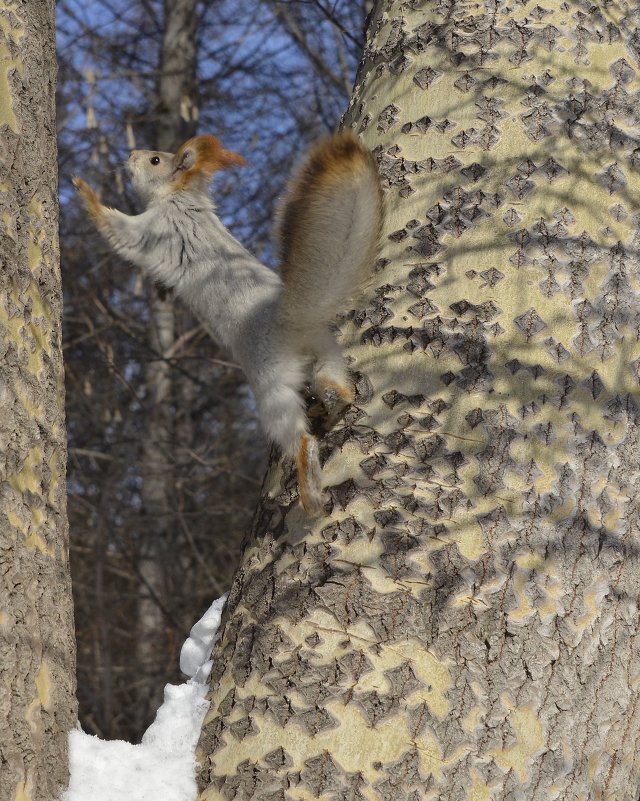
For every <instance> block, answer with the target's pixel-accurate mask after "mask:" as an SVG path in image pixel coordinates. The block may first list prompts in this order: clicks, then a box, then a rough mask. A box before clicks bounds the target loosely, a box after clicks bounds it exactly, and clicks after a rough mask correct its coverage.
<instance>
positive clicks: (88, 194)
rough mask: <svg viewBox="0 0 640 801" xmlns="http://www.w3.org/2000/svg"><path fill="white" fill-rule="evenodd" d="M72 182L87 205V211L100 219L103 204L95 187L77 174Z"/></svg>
mask: <svg viewBox="0 0 640 801" xmlns="http://www.w3.org/2000/svg"><path fill="white" fill-rule="evenodd" d="M71 182H72V183H73V185H74V186H75V188H76V189H77V190H78V194H79V195H80V197H81V198H82V202H83V203H84V205H85V206H86V207H87V211H88V212H89V214H90V215H91V216H92V217H93V218H94V219H98V218H99V217H101V216H102V205H101V203H100V199H99V198H98V196H97V195H96V193H95V192H94V191H93V189H92V188H91V187H90V186H89V184H88V183H87V182H86V181H84V180H83V179H82V178H78V176H77V175H74V177H73V178H72V179H71Z"/></svg>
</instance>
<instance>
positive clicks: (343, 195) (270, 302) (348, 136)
mask: <svg viewBox="0 0 640 801" xmlns="http://www.w3.org/2000/svg"><path fill="white" fill-rule="evenodd" d="M242 164H245V160H244V158H243V157H242V156H240V155H238V154H237V153H234V152H232V151H230V150H227V149H225V148H224V147H223V146H222V144H221V143H220V141H219V140H218V139H217V138H216V137H215V136H212V135H211V134H201V135H199V136H195V137H193V138H191V139H189V140H188V141H187V142H185V143H184V144H183V145H181V147H179V148H178V150H177V151H176V153H175V154H173V153H164V152H158V151H149V150H134V151H133V152H132V153H131V155H130V156H129V160H128V162H127V168H128V172H129V174H130V177H131V181H132V184H133V188H134V190H135V191H136V193H137V194H138V195H139V197H140V199H141V200H142V201H143V203H144V204H145V207H146V208H145V211H143V212H142V213H141V214H138V215H133V216H130V215H127V214H123V213H122V212H120V211H117V210H116V209H113V208H109V207H107V206H104V205H102V203H101V202H100V200H99V198H98V196H97V195H96V193H95V192H94V191H93V189H91V187H90V186H89V185H88V184H87V183H86V182H85V181H83V180H82V179H81V178H78V177H75V178H74V179H73V183H74V186H75V187H76V189H77V190H78V192H79V194H80V197H81V199H82V201H83V202H84V205H85V207H86V209H87V211H88V212H89V214H90V216H91V217H92V219H93V221H94V223H95V225H96V226H97V228H98V230H99V231H100V233H101V234H102V235H103V236H104V238H105V239H106V240H107V242H108V243H109V245H110V246H111V247H112V248H113V250H115V251H116V253H118V254H119V255H120V256H122V257H123V258H125V259H127V260H128V261H130V262H132V263H133V264H135V265H136V266H138V267H140V268H142V270H143V271H144V272H145V273H146V274H148V275H149V276H150V277H151V278H152V279H154V280H156V281H159V282H161V283H162V284H164V285H165V286H167V287H170V288H173V290H174V291H175V293H176V294H177V295H178V297H180V298H181V299H182V301H183V302H184V303H186V305H187V306H188V307H189V308H190V309H191V310H192V311H193V312H194V313H195V315H196V317H198V318H199V319H200V321H201V322H202V323H203V324H204V325H205V328H206V329H207V330H208V331H209V332H210V334H211V335H212V336H213V337H214V339H216V340H217V341H218V342H220V343H221V344H222V345H224V346H226V347H227V348H228V349H229V350H230V351H231V353H232V354H233V356H234V358H235V359H236V360H237V361H238V362H239V364H240V366H241V367H242V369H243V370H244V373H245V375H246V377H247V379H248V381H249V383H250V385H251V388H252V389H253V392H254V395H255V399H256V403H257V407H258V413H259V417H260V419H261V422H262V425H263V428H264V430H265V433H266V435H267V437H268V438H269V440H271V441H272V442H275V443H276V444H277V445H279V446H280V448H281V449H282V451H283V452H284V453H285V454H287V455H288V456H291V457H293V458H294V459H295V462H296V466H297V471H298V486H299V497H300V501H301V503H302V506H303V508H304V510H305V512H306V513H307V515H310V516H311V515H315V514H318V513H319V512H321V511H322V503H323V500H322V490H321V466H320V460H319V455H318V443H317V440H316V438H315V437H314V436H313V435H312V434H311V433H310V428H309V421H308V418H307V414H306V409H305V404H304V401H303V397H302V394H301V391H302V389H303V387H304V384H305V381H307V380H309V381H310V384H311V389H312V392H313V394H314V395H315V396H316V397H317V398H318V399H319V400H320V401H321V402H322V403H323V405H324V407H325V410H326V412H327V414H328V415H329V416H330V417H331V418H335V417H337V416H338V415H339V414H340V413H341V412H342V411H343V410H344V408H345V407H346V406H347V405H348V404H350V403H352V401H353V400H354V397H355V396H354V389H353V384H352V382H351V380H350V378H349V375H348V372H347V369H346V365H345V361H344V359H343V356H342V354H341V351H340V349H339V347H338V344H337V342H336V340H335V336H334V334H333V332H332V330H331V328H330V324H331V322H332V321H333V320H334V318H335V316H336V314H337V313H338V312H340V311H343V310H345V308H346V307H347V306H346V304H348V301H349V299H350V298H351V297H352V296H353V295H354V294H355V292H356V291H357V290H358V289H359V288H360V287H361V285H362V284H363V282H364V281H365V279H367V278H368V276H369V275H370V274H371V272H372V267H373V262H374V260H375V258H376V255H377V252H378V241H379V238H380V231H381V227H382V219H383V196H382V189H381V185H380V178H379V175H378V170H377V167H376V163H375V160H374V157H373V155H372V154H371V153H370V151H369V150H367V149H366V148H365V147H364V146H363V145H362V144H361V143H360V141H359V140H358V139H357V137H356V136H355V135H354V134H352V133H350V132H343V133H339V134H335V135H333V136H329V137H327V138H325V139H323V140H321V141H320V142H318V143H317V144H316V145H314V146H313V147H312V148H311V150H310V151H309V153H308V154H307V157H306V159H305V160H304V161H303V163H302V165H301V166H300V168H299V170H298V171H297V172H296V174H294V176H293V177H292V178H291V179H290V182H289V185H288V189H287V191H286V194H285V197H284V201H283V203H282V206H281V210H280V218H279V226H278V228H279V235H278V240H279V246H280V271H279V274H278V273H276V272H274V271H273V270H271V269H269V268H268V267H266V266H265V265H263V264H262V263H261V262H260V261H258V260H257V259H256V258H255V257H254V256H252V255H251V254H250V253H249V252H248V251H247V250H246V249H245V248H244V247H243V246H242V245H241V244H240V242H238V241H237V240H236V239H235V238H234V237H233V236H232V234H231V233H230V232H229V231H228V230H227V229H226V228H225V227H224V225H223V224H222V223H221V222H220V220H219V219H218V217H217V216H216V214H215V206H214V204H213V202H212V200H211V199H210V197H209V195H208V186H209V182H210V180H211V178H212V176H213V174H214V173H215V172H217V171H218V170H222V169H225V168H227V167H232V166H234V165H242Z"/></svg>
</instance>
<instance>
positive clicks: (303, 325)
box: [279, 132, 383, 338]
mask: <svg viewBox="0 0 640 801" xmlns="http://www.w3.org/2000/svg"><path fill="white" fill-rule="evenodd" d="M382 216H383V197H382V189H381V186H380V178H379V175H378V170H377V167H376V163H375V160H374V158H373V156H372V154H371V153H370V151H369V150H367V149H366V148H365V147H364V146H363V145H362V144H361V143H360V141H359V140H358V139H357V137H356V136H355V135H354V134H352V133H351V132H344V133H340V134H336V135H334V136H330V137H327V138H326V139H323V140H321V141H320V142H318V143H317V144H316V145H315V146H314V147H313V148H312V149H311V150H310V151H309V154H308V155H307V158H306V159H305V161H304V162H303V164H302V165H301V167H300V168H299V170H298V171H297V173H296V174H295V175H294V177H293V178H292V180H291V182H290V184H289V188H288V192H287V196H286V198H285V201H284V203H283V205H282V211H281V217H280V227H279V234H280V236H279V240H280V243H281V253H280V256H281V276H282V280H283V283H284V291H283V298H282V314H283V325H284V326H285V328H287V329H288V330H290V331H295V332H296V333H298V334H299V335H300V336H301V337H303V338H306V337H307V336H309V337H310V338H313V337H315V335H316V333H317V332H319V331H321V330H324V329H326V326H327V324H328V323H330V322H331V321H332V320H333V319H334V318H335V316H336V314H337V313H338V312H340V311H344V310H346V309H348V308H349V301H350V300H351V298H352V297H353V296H354V295H355V294H356V292H357V290H358V289H359V288H360V287H361V285H362V284H363V283H364V281H365V280H366V279H367V278H368V277H369V275H370V274H371V272H372V268H373V262H374V260H375V258H376V255H377V251H378V240H379V237H380V229H381V226H382Z"/></svg>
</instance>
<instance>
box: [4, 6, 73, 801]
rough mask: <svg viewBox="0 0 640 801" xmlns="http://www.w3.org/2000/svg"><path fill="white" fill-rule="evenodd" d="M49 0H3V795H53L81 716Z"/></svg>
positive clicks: (61, 782) (62, 780)
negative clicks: (68, 512) (69, 509)
mask: <svg viewBox="0 0 640 801" xmlns="http://www.w3.org/2000/svg"><path fill="white" fill-rule="evenodd" d="M55 77H56V64H55V38H54V8H53V2H52V0H33V2H31V3H29V4H25V3H21V2H13V0H5V2H0V155H1V161H0V359H1V361H2V370H1V373H0V776H1V779H0V799H2V801H14V799H16V800H17V801H28V800H30V799H33V800H34V801H35V800H36V799H42V800H43V801H45V799H46V801H50V800H51V798H53V797H55V796H56V795H57V793H58V791H59V790H61V789H62V788H63V787H64V786H65V785H66V782H67V778H68V760H67V732H68V731H69V730H70V729H71V728H72V727H73V725H74V723H75V720H76V701H75V643H74V638H73V609H72V600H71V586H70V581H69V564H68V540H67V534H68V529H67V518H66V502H65V489H66V485H65V466H66V443H65V426H64V383H63V369H62V352H61V336H60V331H61V325H60V316H61V306H62V291H61V286H60V269H59V251H58V200H57V172H56V127H55V105H54V101H55Z"/></svg>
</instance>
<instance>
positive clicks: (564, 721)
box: [200, 0, 640, 801]
mask: <svg viewBox="0 0 640 801" xmlns="http://www.w3.org/2000/svg"><path fill="white" fill-rule="evenodd" d="M639 56H640V43H639V40H638V11H637V6H635V5H634V6H632V7H630V6H627V5H625V4H616V3H606V4H604V3H582V2H575V3H572V4H569V3H564V2H562V3H560V2H557V0H555V1H554V2H543V4H542V5H540V4H539V3H538V2H537V0H523V1H522V2H520V3H518V4H516V5H504V4H490V5H487V6H486V8H485V7H483V6H477V5H473V4H468V3H466V2H459V0H450V1H449V2H446V3H445V2H430V3H423V2H406V0H403V2H400V1H399V0H388V2H382V1H380V2H378V3H377V4H376V6H375V8H374V11H373V15H372V18H371V22H370V29H369V33H368V39H367V46H366V50H365V58H364V61H363V65H362V69H361V73H360V77H359V82H358V84H357V86H356V89H355V93H354V97H353V101H352V104H351V107H350V111H349V112H348V114H347V124H348V125H350V126H352V127H354V128H355V129H356V130H357V131H358V132H362V133H363V138H364V140H365V141H366V143H367V144H368V145H369V146H371V147H372V148H375V149H376V153H377V155H378V159H379V163H380V167H381V172H382V174H383V176H384V178H385V182H386V183H387V184H388V186H389V196H388V200H389V204H388V210H389V214H388V220H387V226H386V230H385V247H384V251H383V257H384V261H383V262H382V263H381V265H379V266H380V269H379V270H378V272H377V274H376V278H375V283H374V289H372V290H371V291H370V293H369V297H370V298H371V300H370V303H369V305H368V306H367V307H366V308H365V309H362V310H360V311H358V312H356V313H355V315H353V323H354V325H350V326H348V327H347V326H345V327H344V330H345V334H346V340H348V341H349V342H350V343H351V344H352V347H351V350H350V353H351V354H352V355H353V357H354V367H355V368H356V369H357V370H358V371H359V373H358V398H357V401H356V404H355V406H354V408H353V409H352V410H351V411H350V412H349V413H348V415H347V418H346V420H345V423H344V425H343V426H342V427H341V428H339V429H337V430H334V431H332V432H330V433H329V434H328V435H327V436H326V437H325V440H324V443H323V450H324V457H325V459H326V464H325V482H326V484H327V485H328V486H329V494H330V496H331V498H332V501H333V509H332V514H331V516H330V518H329V519H324V520H320V521H317V522H315V523H314V524H307V523H305V521H304V520H303V518H302V515H301V512H300V510H299V507H298V506H297V504H295V503H293V504H292V505H290V506H289V508H287V506H286V504H287V503H289V504H291V498H290V496H289V495H287V493H286V492H284V491H282V490H281V491H280V493H279V494H278V488H279V487H280V486H281V478H282V475H281V470H280V469H279V468H278V467H276V468H274V470H273V471H272V474H271V476H270V478H269V479H268V481H267V482H266V489H267V490H269V491H270V495H271V498H272V499H269V497H267V496H265V499H264V501H263V504H262V507H261V510H260V513H259V515H258V517H257V519H256V525H255V529H254V532H253V536H252V538H251V539H250V541H249V543H248V544H247V546H246V549H245V553H244V557H243V561H242V565H241V567H240V569H239V571H238V573H237V575H236V578H235V581H234V585H233V589H232V592H231V596H230V600H229V603H228V607H227V612H226V622H225V626H224V629H223V632H222V637H221V641H220V643H219V645H218V647H217V649H216V653H215V654H214V659H215V662H214V670H213V673H212V690H211V710H210V712H209V715H208V717H207V719H206V721H205V724H204V727H203V732H202V736H201V741H200V759H201V766H202V767H201V772H200V784H201V787H202V789H203V795H202V798H203V799H207V801H214V799H227V798H243V799H254V800H255V801H267V799H275V798H278V799H282V798H285V797H286V798H287V799H301V800H302V799H308V798H317V797H325V795H327V794H328V795H327V797H329V795H330V796H331V797H332V798H334V799H371V801H373V800H374V799H375V800H376V801H379V800H382V801H391V800H393V801H408V800H409V799H411V801H417V800H418V799H420V801H425V800H426V799H445V798H446V799H447V801H463V799H465V800H467V801H468V800H469V799H492V800H493V801H506V800H507V799H515V798H523V799H524V798H526V799H527V801H542V800H543V799H544V800H545V801H546V800H547V799H549V798H554V799H563V800H564V801H576V799H583V800H585V801H586V799H611V800H612V801H613V799H615V801H637V798H638V793H639V785H640V780H639V770H638V756H637V752H638V744H639V741H640V737H639V727H640V714H639V712H640V710H639V704H638V700H639V696H638V689H639V688H638V681H639V679H638V676H639V675H640V660H639V656H640V653H639V650H640V641H639V640H640V637H639V633H638V632H639V631H640V618H639V615H638V593H639V590H640V572H639V570H638V547H639V541H638V540H639V532H638V523H639V514H638V503H639V501H638V478H639V474H640V436H639V434H640V430H639V424H640V400H639V398H638V385H639V377H640V367H639V365H640V343H639V339H640V312H639V311H638V302H637V300H638V289H639V282H640V269H639V268H640V257H639V253H638V246H639V244H640V242H639V238H638V233H637V227H638V222H639V219H638V215H637V211H636V210H637V205H638V196H639V195H638V190H639V189H640V181H639V180H638V174H637V169H638V164H639V163H640V160H639V156H638V154H639V153H640V143H639V142H638V141H637V140H636V139H635V138H634V137H633V136H632V134H631V133H629V132H630V131H633V130H635V129H636V128H637V125H638V123H639V122H640V112H638V102H637V98H638V92H639V91H640V80H639V79H638V69H639V65H638V60H639ZM288 486H289V485H288ZM274 495H275V500H273V497H274ZM278 502H280V503H278Z"/></svg>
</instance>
